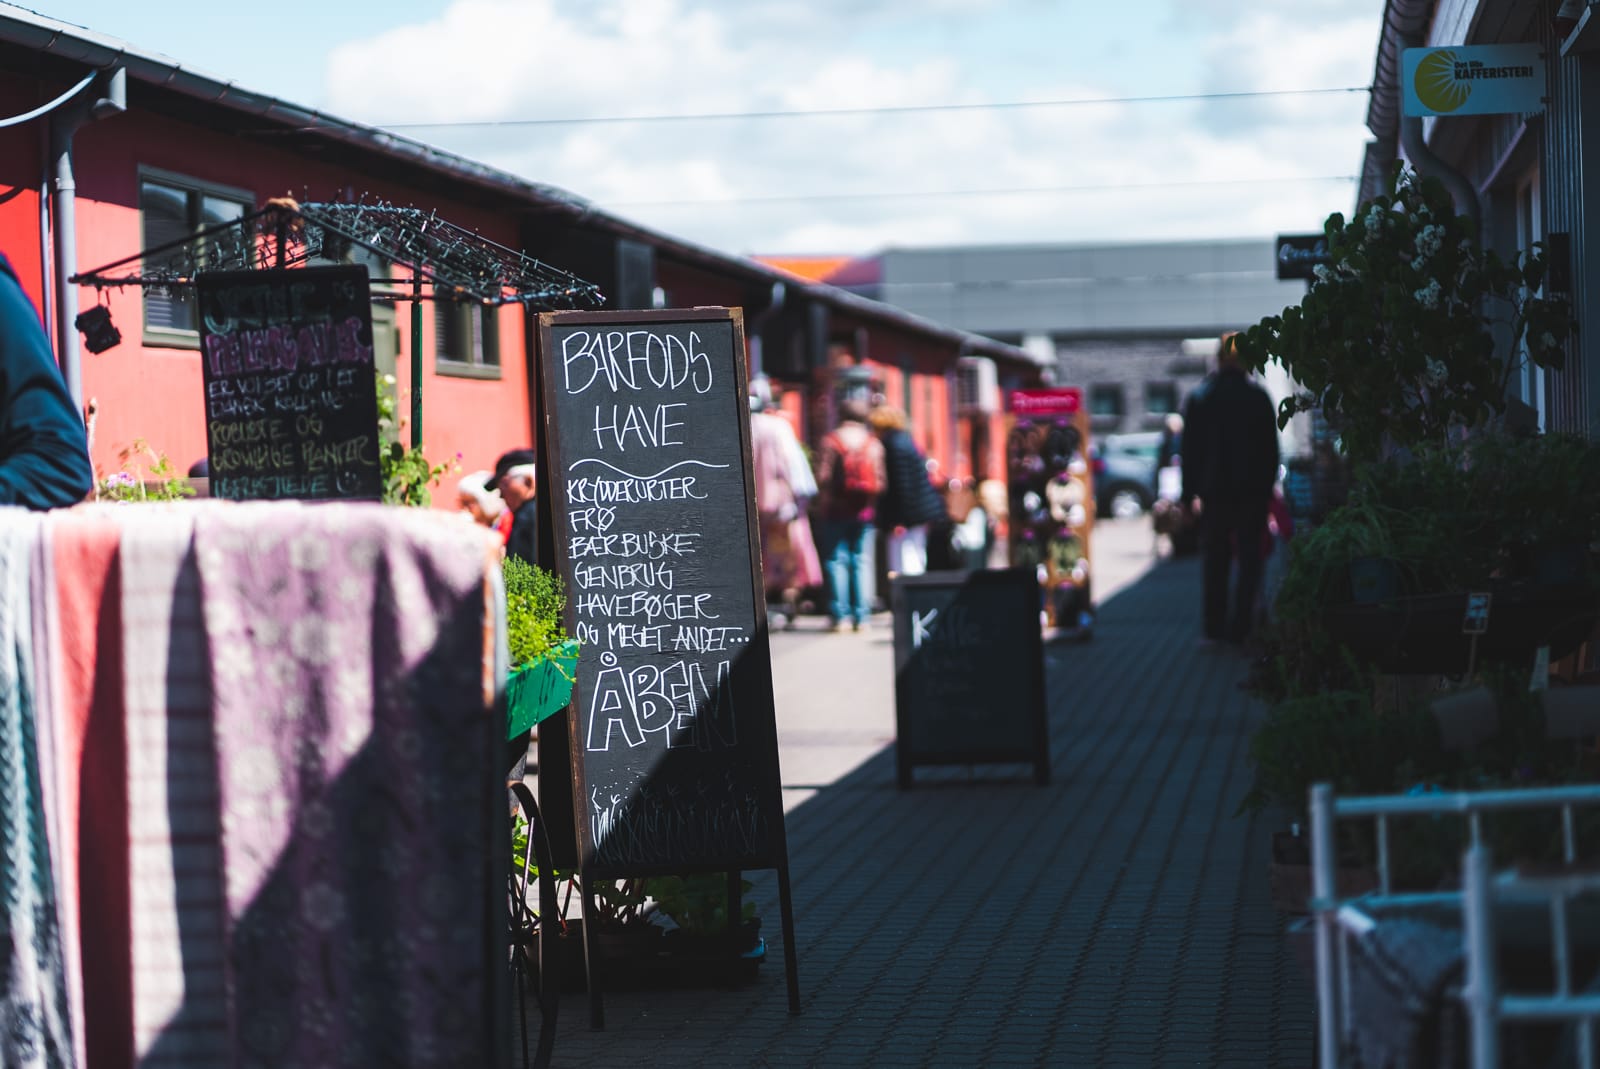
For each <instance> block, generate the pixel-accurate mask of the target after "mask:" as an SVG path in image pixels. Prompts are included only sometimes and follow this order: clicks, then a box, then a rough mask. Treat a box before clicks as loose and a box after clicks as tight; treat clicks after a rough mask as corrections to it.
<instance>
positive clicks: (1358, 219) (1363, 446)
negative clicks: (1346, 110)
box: [1239, 169, 1574, 461]
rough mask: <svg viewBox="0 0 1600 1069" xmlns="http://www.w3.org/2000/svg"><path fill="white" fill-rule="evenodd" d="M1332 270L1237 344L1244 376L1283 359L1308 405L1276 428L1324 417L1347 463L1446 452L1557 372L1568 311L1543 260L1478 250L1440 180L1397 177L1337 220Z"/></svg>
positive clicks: (1332, 225) (1301, 404)
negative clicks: (1311, 414)
mask: <svg viewBox="0 0 1600 1069" xmlns="http://www.w3.org/2000/svg"><path fill="white" fill-rule="evenodd" d="M1324 231H1325V233H1326V235H1327V238H1328V251H1329V254H1330V257H1331V263H1329V264H1327V265H1322V266H1319V267H1318V268H1317V269H1316V278H1315V280H1314V281H1313V283H1312V285H1311V287H1310V288H1309V289H1308V290H1307V292H1306V296H1305V299H1304V300H1303V301H1301V303H1300V304H1299V305H1297V306H1294V307H1291V308H1286V309H1284V311H1283V313H1282V314H1281V315H1276V316H1268V317H1266V318H1264V319H1263V320H1261V322H1260V323H1257V324H1256V325H1255V326H1253V327H1251V328H1249V329H1248V330H1246V331H1245V332H1244V333H1243V334H1242V335H1241V337H1240V342H1239V348H1240V353H1241V355H1242V357H1243V359H1244V361H1245V363H1246V364H1247V365H1249V366H1254V367H1257V368H1259V367H1261V366H1262V365H1264V364H1265V363H1267V362H1268V361H1270V360H1276V361H1277V362H1278V363H1280V364H1281V365H1282V366H1283V367H1284V368H1285V369H1286V370H1287V371H1288V372H1289V374H1290V376H1291V377H1293V379H1294V380H1295V381H1296V382H1297V383H1298V384H1299V385H1300V387H1301V390H1302V392H1301V393H1299V394H1297V395H1296V396H1293V397H1290V398H1287V399H1285V400H1284V401H1283V403H1282V405H1281V406H1280V410H1279V422H1280V424H1281V425H1286V424H1287V423H1288V421H1289V419H1290V418H1291V417H1292V416H1293V415H1294V414H1295V413H1296V412H1305V411H1310V410H1312V409H1321V410H1322V411H1323V413H1324V414H1325V415H1326V416H1327V417H1328V419H1329V422H1330V423H1331V424H1332V425H1333V426H1334V427H1335V428H1337V430H1338V432H1339V436H1340V441H1341V443H1342V445H1343V448H1344V450H1345V452H1346V453H1347V454H1348V455H1349V456H1350V457H1351V458H1352V459H1353V460H1356V461H1367V460H1375V459H1377V458H1378V457H1379V456H1381V455H1382V454H1383V452H1384V447H1385V443H1386V442H1387V443H1389V444H1390V445H1393V446H1398V447H1401V448H1413V447H1416V446H1419V445H1422V444H1424V443H1430V442H1431V443H1438V444H1443V443H1444V442H1445V441H1446V440H1447V437H1448V436H1449V435H1450V434H1452V433H1454V432H1456V431H1457V430H1458V429H1462V428H1474V427H1480V426H1482V425H1484V423H1485V422H1486V421H1487V420H1488V419H1489V418H1490V417H1492V416H1494V415H1497V414H1499V413H1502V412H1503V411H1504V410H1505V406H1506V397H1507V389H1508V387H1509V385H1510V383H1511V382H1512V381H1513V379H1514V377H1515V375H1516V374H1517V371H1518V370H1519V368H1520V367H1521V366H1523V364H1524V362H1525V361H1526V362H1532V363H1533V364H1536V365H1538V366H1539V367H1545V368H1560V367H1561V365H1562V362H1563V359H1564V355H1565V347H1566V344H1567V340H1568V337H1569V336H1570V335H1571V334H1572V332H1573V329H1574V327H1573V319H1572V313H1571V308H1570V305H1569V303H1568V302H1567V301H1566V300H1565V299H1563V298H1560V297H1555V296H1548V295H1541V294H1540V287H1541V285H1542V284H1543V282H1544V278H1545V260H1544V249H1543V246H1542V245H1539V244H1535V245H1534V246H1533V247H1532V248H1531V249H1529V250H1528V251H1526V252H1524V253H1521V254H1519V255H1518V256H1517V257H1516V258H1515V260H1513V261H1511V262H1507V261H1505V260H1503V259H1502V258H1501V257H1500V256H1498V255H1497V254H1496V253H1495V252H1494V251H1493V250H1491V249H1484V248H1483V247H1481V246H1480V245H1479V243H1478V235H1477V232H1476V228H1475V226H1474V224H1473V223H1472V221H1471V220H1470V219H1469V218H1468V217H1466V216H1461V215H1457V214H1456V212H1455V206H1454V204H1453V202H1452V201H1451V199H1450V195H1449V193H1448V192H1447V191H1446V190H1445V189H1444V187H1443V186H1442V185H1441V184H1440V183H1439V182H1438V181H1437V180H1435V179H1431V178H1428V179H1422V178H1419V177H1417V175H1415V174H1414V173H1412V172H1410V171H1407V170H1403V169H1397V170H1396V173H1395V178H1394V180H1393V181H1392V183H1391V186H1390V189H1389V190H1388V191H1387V192H1385V193H1384V194H1383V195H1381V196H1378V197H1375V198H1373V199H1372V200H1369V201H1367V202H1365V203H1364V204H1362V205H1361V207H1360V208H1359V209H1358V210H1357V211H1356V214H1355V215H1354V217H1352V218H1350V219H1348V220H1347V219H1346V218H1345V217H1344V216H1343V215H1341V214H1337V213H1336V214H1334V215H1332V216H1329V218H1328V221H1327V224H1326V226H1325V228H1324Z"/></svg>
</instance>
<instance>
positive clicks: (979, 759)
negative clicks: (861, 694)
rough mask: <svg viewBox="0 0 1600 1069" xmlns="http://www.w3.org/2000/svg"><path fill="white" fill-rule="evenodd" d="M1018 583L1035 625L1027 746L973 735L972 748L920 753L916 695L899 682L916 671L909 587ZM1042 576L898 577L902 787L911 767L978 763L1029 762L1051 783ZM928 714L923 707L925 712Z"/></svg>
mask: <svg viewBox="0 0 1600 1069" xmlns="http://www.w3.org/2000/svg"><path fill="white" fill-rule="evenodd" d="M995 586H1015V587H1016V588H1017V589H1016V593H1017V596H1018V604H1019V612H1022V613H1025V614H1026V618H1027V619H1028V620H1030V621H1031V622H1032V626H1030V627H1028V628H1026V631H1027V636H1026V638H1025V639H1024V656H1025V657H1026V658H1027V661H1028V671H1029V672H1030V673H1031V678H1030V679H1029V680H1028V690H1029V692H1030V696H1031V699H1032V700H1031V702H1030V705H1031V708H1030V709H1028V710H1026V711H1025V714H1024V715H1026V716H1027V718H1028V720H1029V725H1028V738H1029V741H1028V743H1027V744H1026V745H1025V746H1004V745H994V744H989V743H985V741H984V739H983V738H981V737H975V738H974V739H973V740H972V745H971V746H970V747H966V746H963V747H962V749H961V751H960V752H959V753H956V752H953V751H944V752H922V753H918V752H916V748H915V746H914V745H913V743H912V742H911V740H913V739H915V738H916V735H917V732H916V730H915V726H914V720H915V718H916V717H917V716H918V715H919V709H918V708H917V707H916V706H917V703H916V702H915V701H914V698H915V695H914V694H913V693H912V690H911V688H910V687H907V686H903V685H902V683H901V675H902V673H904V672H906V671H909V670H913V664H914V656H915V655H914V653H913V651H914V649H915V648H916V642H915V638H914V636H913V635H912V634H911V633H910V629H911V628H912V627H913V626H914V622H913V621H912V620H911V618H910V617H911V608H910V605H909V603H908V602H909V599H908V597H907V592H908V591H914V590H923V589H927V588H944V589H951V590H955V591H958V592H959V591H960V590H961V589H962V588H966V587H995ZM1038 591H1039V585H1038V580H1037V579H1036V577H1035V575H1034V571H1033V569H1031V568H999V569H992V570H986V571H975V572H958V571H951V572H927V573H925V574H923V575H913V576H900V577H898V578H896V579H895V581H894V583H893V585H892V587H891V595H890V597H891V608H892V609H893V612H894V661H895V687H894V713H895V757H894V760H895V773H896V777H897V779H898V781H899V785H900V789H901V790H908V789H910V788H911V787H912V786H913V784H914V779H913V771H914V770H915V769H916V768H918V767H921V766H925V765H980V764H1026V765H1032V766H1033V778H1034V782H1035V783H1037V784H1038V785H1039V786H1041V787H1043V786H1047V785H1048V784H1049V783H1050V737H1049V726H1048V723H1047V715H1046V702H1045V678H1044V633H1043V629H1042V628H1041V627H1040V626H1039V624H1038V610H1037V608H1036V607H1035V606H1036V605H1037V601H1038ZM922 711H924V712H925V710H922Z"/></svg>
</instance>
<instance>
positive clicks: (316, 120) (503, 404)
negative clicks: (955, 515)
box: [0, 8, 1044, 501]
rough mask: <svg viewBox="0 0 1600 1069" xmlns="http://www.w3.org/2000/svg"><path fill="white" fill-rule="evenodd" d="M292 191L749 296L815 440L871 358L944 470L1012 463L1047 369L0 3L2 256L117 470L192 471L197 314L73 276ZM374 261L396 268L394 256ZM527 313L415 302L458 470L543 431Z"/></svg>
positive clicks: (745, 305)
mask: <svg viewBox="0 0 1600 1069" xmlns="http://www.w3.org/2000/svg"><path fill="white" fill-rule="evenodd" d="M286 195H287V196H291V197H294V198H296V199H298V200H300V201H302V202H337V201H345V200H351V199H370V200H378V201H382V202H386V203H389V204H393V205H407V206H416V207H418V208H423V209H426V210H429V211H432V212H434V213H436V214H437V215H438V216H439V217H441V218H443V219H445V220H448V221H449V222H451V223H454V224H456V225H458V226H460V227H463V228H465V229H467V230H470V231H474V232H476V233H477V234H479V235H481V236H482V237H484V238H487V239H489V240H490V241H493V242H496V243H498V244H500V245H503V246H506V247H508V248H510V249H514V250H520V251H522V252H524V253H525V254H526V255H528V256H531V257H534V258H536V259H538V260H540V261H542V262H543V263H545V264H549V265H552V266H554V267H556V268H559V269H561V270H564V271H567V272H570V273H572V274H574V275H576V276H578V277H580V278H582V279H585V280H588V281H590V282H593V283H595V284H597V285H598V286H599V288H600V290H601V292H602V293H603V294H604V297H605V307H608V308H649V307H688V306H693V305H726V306H733V307H739V308H742V309H743V310H744V316H745V325H746V330H747V334H748V336H749V338H750V343H751V350H752V354H751V357H752V365H753V367H754V369H755V370H759V371H762V372H765V373H766V374H767V375H768V376H769V377H770V378H771V379H772V380H773V381H774V382H775V383H777V384H778V385H779V387H780V390H779V392H780V393H781V394H782V395H783V397H784V402H785V406H786V408H787V409H788V410H789V411H790V412H791V414H792V415H793V416H794V417H795V419H796V422H797V425H798V426H799V427H800V429H801V432H802V435H803V437H804V438H806V439H807V440H809V441H815V440H816V438H817V437H818V436H819V435H820V434H821V433H822V432H823V431H824V430H825V429H826V425H827V424H828V423H829V422H830V420H831V414H832V409H831V405H832V398H833V396H834V392H835V387H836V386H837V383H838V380H839V377H840V375H841V373H843V372H844V370H845V369H846V368H849V367H852V366H864V367H865V368H866V369H868V372H869V373H870V376H871V379H872V381H873V383H874V387H875V388H876V389H878V390H880V391H881V392H882V393H883V394H884V395H885V397H886V398H887V399H888V400H890V401H891V402H893V403H897V404H900V405H901V406H903V407H904V408H905V409H906V410H907V412H908V413H910V415H911V418H912V423H913V430H914V434H915V435H916V437H917V439H918V442H919V444H921V445H922V446H923V448H924V449H925V450H926V451H927V453H928V455H929V456H930V457H931V458H933V459H935V460H937V461H938V463H939V465H940V467H941V469H942V470H943V471H944V472H946V473H948V474H950V475H952V476H966V475H978V476H979V477H984V476H997V475H1000V474H1001V473H1002V470H1003V461H1004V458H1003V456H1001V455H1000V451H999V449H998V448H995V447H994V446H993V445H991V443H999V442H1000V441H1001V440H1002V437H1001V434H1000V433H999V423H998V420H999V419H1000V416H999V414H998V412H997V411H996V408H997V404H996V402H997V400H998V396H999V392H1000V390H1003V389H1004V388H1006V387H1016V386H1027V385H1036V384H1038V383H1039V382H1040V381H1041V377H1042V374H1043V370H1044V369H1043V368H1042V367H1041V366H1040V365H1039V363H1037V362H1036V361H1035V359H1034V358H1033V357H1032V356H1031V355H1030V354H1028V353H1026V352H1024V351H1023V350H1021V349H1018V348H1015V347H1013V346H1010V345H1005V344H1001V343H998V342H995V341H993V340H991V339H988V338H984V337H981V336H978V335H974V334H969V333H966V332H963V331H958V330H954V329H951V328H947V327H944V326H941V325H938V324H935V323H931V322H928V321H926V320H922V319H918V318H916V317H914V316H911V315H908V314H907V313H904V312H901V311H898V310H896V309H894V308H891V307H889V306H886V305H882V304H879V303H877V302H874V301H869V300H866V299H863V298H860V297H857V296H855V295H853V294H851V293H848V292H846V291H844V290H841V289H835V288H833V287H829V286H826V285H823V284H819V283H814V282H808V281H805V280H803V279H800V278H797V277H796V276H793V275H791V274H788V273H786V272H783V271H781V270H778V269H776V268H773V267H769V266H767V265H764V264H760V263H757V262H755V261H753V260H749V259H745V258H742V257H737V256H730V255H727V254H724V253H720V252H717V251H714V250H711V249H707V248H703V247H701V246H698V245H695V244H693V243H690V242H685V241H681V240H679V239H676V238H673V237H671V236H669V235H664V234H660V233H656V232H654V231H650V230H647V229H645V228H642V227H639V226H636V225H634V224H632V223H629V222H628V221H626V220H624V219H621V218H618V217H615V216H611V215H608V214H607V213H604V212H600V211H597V210H595V209H594V208H592V207H590V206H589V205H587V204H585V203H584V202H583V201H582V200H580V199H579V198H577V197H574V196H572V195H570V194H568V193H565V192H563V191H561V190H558V189H554V188H552V187H549V186H544V185H540V184H538V183H534V182H530V181H527V180H525V179H522V178H518V177H516V176H514V175H510V174H507V173H504V172H501V171H498V170H495V169H493V168H490V167H486V166H484V165H482V164H478V163H475V162H473V161H471V160H467V159H464V158H461V157H458V156H454V155H451V154H448V153H444V152H440V151H438V150H435V149H432V148H429V147H427V146H424V145H422V144H419V143H417V142H414V141H410V140H408V139H405V138H402V137H397V136H395V135H393V134H390V133H387V132H385V131H383V130H380V129H376V128H372V127H367V126H362V125H360V124H357V123H352V122H348V121H345V120H342V119H338V118H336V117H333V116H330V115H326V114H322V113H319V112H316V111H313V110H311V109H308V108H305V107H301V106H299V105H296V104H293V103H291V102H288V101H284V100H281V99H277V98H274V97H271V96H267V95H265V94H261V93H254V92H251V91H250V90H248V89H245V88H241V87H240V86H238V85H235V84H233V83H231V82H227V81H225V80H222V79H219V78H216V77H212V76H208V75H204V74H200V73H197V72H195V71H192V70H188V69H186V68H183V67H181V66H178V65H176V64H174V63H173V62H172V61H171V60H169V59H167V58H165V57H161V56H159V55H156V54H153V53H147V52H144V51H141V50H140V49H138V48H137V47H136V46H134V45H132V44H129V43H126V42H123V41H120V40H115V39H111V38H107V37H103V36H100V35H97V34H94V33H90V32H87V31H84V30H82V29H79V28H77V27H74V26H71V25H70V24H66V23H60V22H57V21H55V20H53V19H50V18H47V17H44V16H39V15H34V14H31V13H27V12H25V11H22V10H21V9H15V8H8V9H7V10H6V12H5V13H3V14H0V251H4V252H5V254H6V255H7V256H8V257H9V258H10V259H11V261H12V263H13V265H14V266H15V267H16V268H17V270H18V273H19V274H20V275H21V277H22V281H23V286H24V288H25V289H26V290H27V291H28V293H29V295H30V296H31V297H32V298H33V299H34V301H35V303H36V304H37V305H38V306H39V307H40V308H41V310H42V312H43V315H44V318H45V322H46V326H47V328H48V329H49V330H50V331H51V334H52V337H54V338H56V339H58V356H59V357H60V358H61V359H62V365H63V368H64V370H66V371H67V373H68V380H69V384H75V385H78V387H79V389H80V400H81V401H82V402H83V403H84V404H85V405H86V407H89V406H92V416H93V418H92V428H91V429H92V454H93V459H94V462H95V465H96V467H97V468H98V469H99V470H100V471H101V472H102V473H109V472H112V471H116V470H118V469H119V468H120V466H121V462H120V460H119V454H120V453H121V452H122V451H123V450H124V449H126V448H128V447H129V446H131V445H132V444H133V443H134V442H135V441H136V440H144V441H146V442H148V444H149V445H150V447H151V448H152V449H154V450H156V451H158V452H160V453H164V454H166V455H167V456H168V457H169V458H170V459H171V461H172V462H173V464H174V465H175V466H176V467H177V468H178V469H179V470H180V471H181V470H183V469H185V468H187V467H188V465H189V464H190V463H191V462H192V461H194V460H196V459H198V458H200V457H203V456H205V453H206V442H205V427H204V417H203V410H204V409H203V399H202V394H201V374H200V360H199V350H198V330H197V324H196V323H195V321H194V313H193V304H192V302H191V301H189V300H188V299H186V298H185V297H184V295H183V294H182V293H163V292H159V291H155V290H149V289H142V288H140V287H138V286H125V287H114V286H107V287H101V288H96V287H94V286H83V285H76V284H71V283H67V284H63V282H64V280H66V279H68V278H69V277H71V276H72V275H74V274H77V273H79V272H83V271H86V270H88V269H91V268H94V267H98V266H100V265H104V264H109V263H113V262H115V261H118V260H121V259H123V258H126V257H129V256H130V255H133V254H136V253H139V252H140V251H141V250H143V249H149V248H153V247H155V246H157V245H160V244H163V243H165V242H169V241H171V240H173V239H175V238H181V237H183V236H185V235H187V234H192V233H194V232H196V231H197V230H199V229H202V228H204V227H206V226H208V225H214V224H217V223H222V222H226V221H227V220H229V219H233V218H237V217H239V216H241V215H244V214H247V213H249V212H251V211H253V210H254V209H256V208H258V207H259V206H261V205H262V204H263V203H264V202H265V201H266V200H267V199H268V198H273V197H282V196H286ZM369 267H371V268H373V269H374V272H375V274H378V273H386V274H389V275H390V276H392V277H401V278H403V277H404V276H405V271H404V269H403V268H401V267H397V266H395V265H392V264H381V263H369ZM97 304H103V305H104V306H105V307H106V308H107V309H108V310H109V313H110V318H111V323H112V324H113V325H114V326H115V328H116V329H117V330H118V331H119V332H120V334H121V342H120V344H117V345H115V346H114V347H111V348H108V349H105V350H104V351H101V352H90V351H89V350H88V348H87V347H86V346H85V345H84V338H83V336H82V334H81V333H80V332H79V331H78V330H77V329H75V328H74V326H73V321H74V320H75V318H76V316H77V314H78V313H80V312H81V311H83V310H85V309H89V308H92V307H93V306H95V305H97ZM373 315H374V335H375V343H376V348H377V349H378V360H379V361H380V365H381V366H383V367H384V368H385V369H387V370H391V371H392V372H393V374H395V375H396V377H397V379H398V389H399V391H400V392H401V394H402V396H405V395H408V394H409V392H410V390H411V388H412V383H411V382H410V363H411V361H410V359H409V357H410V354H411V352H412V345H411V324H410V316H409V315H408V314H406V312H405V311H404V310H403V306H402V310H401V312H400V313H399V314H396V306H395V304H394V303H392V302H375V304H374V309H373ZM530 319H531V316H530V314H529V312H528V311H526V310H525V309H524V308H523V307H521V306H519V305H509V306H504V307H498V308H494V307H482V308H480V307H477V306H472V305H452V304H449V303H447V302H439V303H433V302H426V303H425V304H424V308H423V316H422V333H421V340H422V342H423V353H424V356H425V359H424V362H423V380H422V383H421V385H422V392H423V397H424V399H425V406H424V419H423V429H424V432H425V433H424V434H423V436H422V437H423V441H424V443H425V445H426V448H427V453H428V455H429V457H430V458H431V459H433V460H435V461H440V460H446V461H448V460H450V459H452V458H454V457H455V456H456V455H457V454H459V455H460V460H459V464H460V466H461V470H463V471H470V470H473V469H477V468H487V467H490V466H491V465H492V464H493V462H494V459H495V457H496V456H497V455H498V454H499V453H500V452H502V451H503V450H505V449H507V448H511V447H514V446H519V445H526V444H528V443H529V442H530V441H531V440H532V437H533V432H532V416H531V412H532V393H531V390H532V386H531V382H532V379H533V376H532V375H530V352H531V336H532V335H531V328H530ZM401 354H405V356H401ZM401 411H402V413H404V412H405V411H406V405H405V404H402V405H401ZM443 489H444V490H445V491H450V490H452V489H453V482H447V484H446V485H445V486H444V487H443ZM452 498H453V495H451V494H449V493H444V494H436V500H444V501H448V500H451V499H452Z"/></svg>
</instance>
